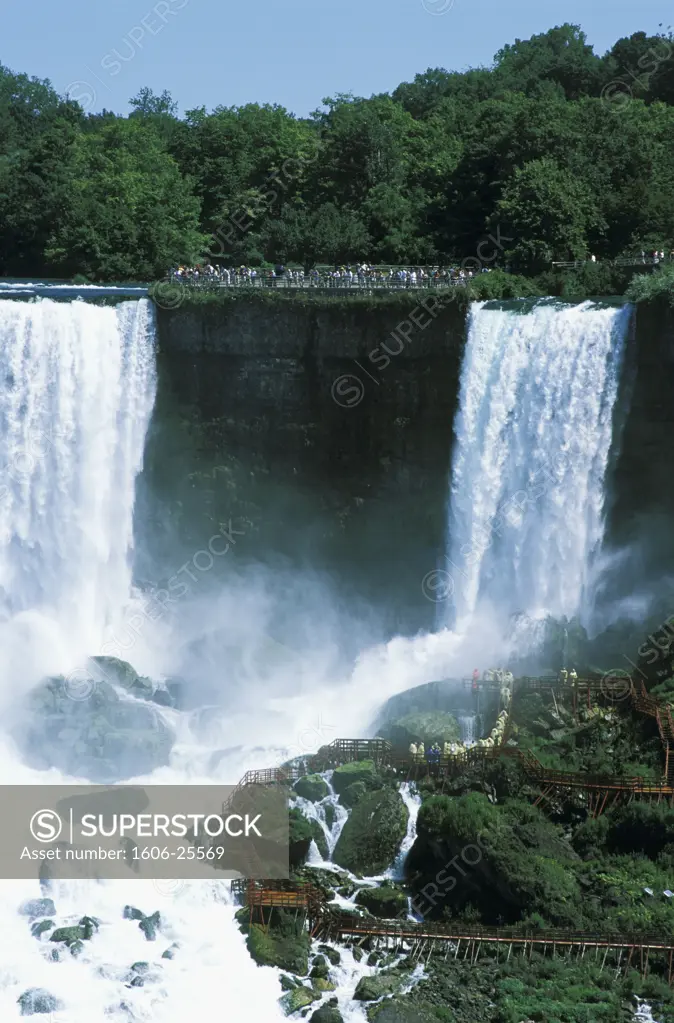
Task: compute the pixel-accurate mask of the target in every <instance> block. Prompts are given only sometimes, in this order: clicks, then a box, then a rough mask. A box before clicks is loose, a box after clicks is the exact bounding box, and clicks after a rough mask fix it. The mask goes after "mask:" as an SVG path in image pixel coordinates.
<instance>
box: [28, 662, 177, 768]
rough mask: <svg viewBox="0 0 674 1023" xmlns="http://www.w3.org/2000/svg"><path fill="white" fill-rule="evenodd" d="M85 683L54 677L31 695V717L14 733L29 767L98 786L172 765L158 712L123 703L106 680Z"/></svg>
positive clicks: (169, 740)
mask: <svg viewBox="0 0 674 1023" xmlns="http://www.w3.org/2000/svg"><path fill="white" fill-rule="evenodd" d="M120 663H121V664H123V663H124V662H120ZM129 668H130V666H129ZM130 670H131V671H133V669H132V668H130ZM86 681H87V680H86V679H78V680H77V682H78V684H77V686H74V685H73V684H71V682H70V680H69V679H67V678H63V677H61V676H57V677H51V678H47V679H45V680H44V681H43V682H42V683H40V685H38V686H37V687H36V688H35V689H34V690H33V691H32V692H31V693H30V694H29V696H28V698H27V708H26V709H27V716H26V719H25V721H24V723H23V726H22V727H21V728H20V729H18V730H17V733H16V739H17V742H18V743H19V745H20V746H21V748H22V749H23V751H24V754H25V757H26V759H27V761H28V763H29V764H30V765H31V766H33V767H36V768H38V769H40V770H46V769H48V768H51V767H56V768H58V769H59V770H61V771H63V772H64V773H65V774H69V775H74V776H75V777H84V778H87V779H88V780H89V781H92V782H97V783H100V784H109V783H113V782H117V781H123V780H125V779H127V778H133V777H136V776H138V775H143V774H149V773H151V772H152V771H154V770H155V768H157V767H162V766H164V765H166V764H168V762H169V758H170V755H171V749H172V747H173V743H174V741H175V736H174V734H173V731H172V730H171V728H170V727H169V726H168V725H167V724H166V722H165V721H164V719H163V718H162V717H161V715H160V714H159V712H158V710H157V709H156V708H155V707H154V706H153V705H146V704H144V703H139V702H138V701H137V700H131V699H128V698H124V697H123V696H121V695H120V693H119V692H118V690H117V689H116V687H115V685H114V684H113V683H111V682H108V681H105V679H102V678H93V677H92V678H91V679H90V681H89V683H88V684H85V683H86Z"/></svg>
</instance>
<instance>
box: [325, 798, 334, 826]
mask: <svg viewBox="0 0 674 1023" xmlns="http://www.w3.org/2000/svg"><path fill="white" fill-rule="evenodd" d="M324 813H325V823H326V824H327V826H328V827H329V828H332V826H333V824H334V823H335V820H336V819H337V813H336V811H335V807H334V805H333V804H332V803H326V804H325V810H324Z"/></svg>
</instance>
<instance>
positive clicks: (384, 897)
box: [356, 884, 407, 920]
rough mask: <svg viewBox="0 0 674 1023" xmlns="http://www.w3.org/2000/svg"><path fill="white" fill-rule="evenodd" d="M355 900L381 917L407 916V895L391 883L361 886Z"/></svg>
mask: <svg viewBox="0 0 674 1023" xmlns="http://www.w3.org/2000/svg"><path fill="white" fill-rule="evenodd" d="M356 902H357V904H358V905H359V906H364V907H365V909H367V910H368V911H369V912H370V913H372V915H373V916H378V917H382V918H383V919H387V920H390V919H395V918H396V917H402V918H403V919H405V918H406V917H407V895H406V894H405V892H403V891H401V890H400V889H399V888H396V887H395V886H393V885H385V884H384V885H381V886H380V887H378V888H361V890H360V891H359V892H358V894H357V895H356Z"/></svg>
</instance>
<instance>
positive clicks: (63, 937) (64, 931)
mask: <svg viewBox="0 0 674 1023" xmlns="http://www.w3.org/2000/svg"><path fill="white" fill-rule="evenodd" d="M84 934H85V932H84V928H83V927H80V926H79V925H75V926H74V927H57V928H56V930H55V931H54V933H53V934H52V936H51V938H50V939H49V940H50V941H58V942H62V943H63V944H64V945H68V947H70V946H71V945H74V944H75V942H76V941H83V940H84Z"/></svg>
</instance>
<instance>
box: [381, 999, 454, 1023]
mask: <svg viewBox="0 0 674 1023" xmlns="http://www.w3.org/2000/svg"><path fill="white" fill-rule="evenodd" d="M368 1019H370V1020H371V1021H372V1023H437V1020H438V1017H437V1016H436V1015H435V1013H434V1012H432V1011H431V1010H430V1009H429V1010H427V1009H422V1008H420V1007H419V1006H418V1005H414V1004H412V1003H410V1002H407V1001H405V1000H404V997H403V998H392V999H391V998H389V999H387V1000H386V1001H384V1002H381V1004H380V1005H377V1006H373V1007H372V1009H370V1010H369V1011H368Z"/></svg>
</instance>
